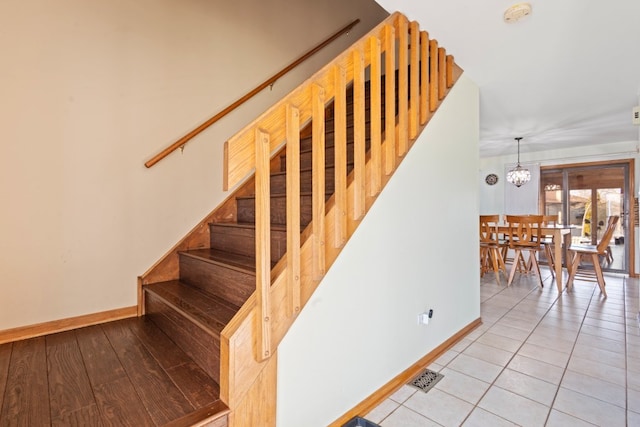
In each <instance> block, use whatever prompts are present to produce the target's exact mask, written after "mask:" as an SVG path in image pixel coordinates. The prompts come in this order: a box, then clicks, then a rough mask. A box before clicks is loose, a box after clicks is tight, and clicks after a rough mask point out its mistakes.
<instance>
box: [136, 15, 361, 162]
mask: <svg viewBox="0 0 640 427" xmlns="http://www.w3.org/2000/svg"><path fill="white" fill-rule="evenodd" d="M359 22H360V19H355V20H353V21H352V22H351V23H349V24H348V25H346V26H344V27H342V28H341V29H340V30H338V31H336V32H335V33H334V34H333V35H332V36H330V37H329V38H327V39H326V40H324V41H323V42H322V43H320V44H318V45H317V46H316V47H314V48H313V49H311V50H309V51H308V52H306V53H305V54H304V55H302V56H300V57H299V58H298V59H296V60H295V61H293V62H292V63H291V64H289V65H287V66H286V67H284V68H283V69H282V70H280V71H279V72H277V73H276V74H274V75H273V76H272V77H270V78H269V79H267V80H265V81H264V82H263V83H262V84H260V85H259V86H257V87H256V88H255V89H253V90H251V91H250V92H247V93H246V94H245V95H244V96H242V97H241V98H239V99H238V100H237V101H235V102H234V103H232V104H231V105H229V106H228V107H227V108H225V109H224V110H222V111H220V112H219V113H218V114H216V115H215V116H213V117H211V118H210V119H209V120H207V121H205V122H204V123H202V124H201V125H200V126H198V127H196V128H195V129H194V130H192V131H191V132H189V133H188V134H186V135H185V136H183V137H182V138H180V139H179V140H177V141H176V142H174V143H173V144H171V145H170V146H168V147H167V148H165V149H164V150H162V151H161V152H159V153H158V154H156V155H155V156H154V157H153V158H151V159H150V160H148V161H147V162H146V163H145V164H144V165H145V166H146V167H147V168H150V167H151V166H153V165H155V164H156V163H158V162H159V161H160V160H162V159H164V158H165V157H167V156H168V155H169V154H171V153H172V152H173V151H175V150H177V149H178V148H180V147H183V146H184V145H185V144H186V143H187V142H189V140H191V139H192V138H193V137H195V136H196V135H198V134H199V133H200V132H202V131H203V130H205V129H206V128H208V127H209V126H211V125H212V124H214V123H215V122H217V121H218V120H220V119H221V118H223V117H224V116H226V115H227V114H229V113H230V112H232V111H233V110H235V109H236V108H238V107H239V106H241V105H242V104H244V103H245V102H247V101H248V100H249V99H251V98H253V97H254V96H255V95H257V94H258V93H260V92H261V91H262V90H264V89H265V88H266V87H267V86H271V85H272V84H274V83H275V82H276V81H277V80H278V79H279V78H281V77H282V76H284V75H285V74H287V73H288V72H289V71H291V70H292V69H294V68H295V67H297V66H298V65H300V64H301V63H302V62H304V61H306V60H307V59H308V58H309V57H311V56H313V55H314V54H315V53H316V52H318V51H319V50H321V49H322V48H324V47H325V46H327V45H328V44H330V43H331V42H333V41H334V40H335V39H337V38H338V37H340V36H341V35H342V34H344V33H346V32H348V31H349V30H351V29H352V28H353V27H355V26H356V25H357V24H358V23H359Z"/></svg>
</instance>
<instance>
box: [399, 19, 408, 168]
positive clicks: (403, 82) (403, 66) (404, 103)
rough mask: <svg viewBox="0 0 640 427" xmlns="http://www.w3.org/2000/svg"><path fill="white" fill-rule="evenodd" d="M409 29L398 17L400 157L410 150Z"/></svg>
mask: <svg viewBox="0 0 640 427" xmlns="http://www.w3.org/2000/svg"><path fill="white" fill-rule="evenodd" d="M408 32H409V28H408V25H407V18H406V17H405V16H404V15H401V16H399V17H398V155H399V156H404V155H405V154H406V153H407V150H408V149H409V142H408V139H409V128H408V126H407V124H408V114H409V113H408V110H409V87H408V85H409V77H408V75H409V61H408V52H407V39H408Z"/></svg>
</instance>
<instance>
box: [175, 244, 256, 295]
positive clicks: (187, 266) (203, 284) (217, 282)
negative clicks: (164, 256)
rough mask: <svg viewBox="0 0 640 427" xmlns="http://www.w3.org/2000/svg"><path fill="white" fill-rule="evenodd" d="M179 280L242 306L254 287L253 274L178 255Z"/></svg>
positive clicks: (254, 277)
mask: <svg viewBox="0 0 640 427" xmlns="http://www.w3.org/2000/svg"><path fill="white" fill-rule="evenodd" d="M180 281H181V282H184V283H186V284H188V285H191V286H194V287H196V288H198V289H201V290H203V291H205V292H208V293H210V294H213V295H218V296H220V297H221V298H224V299H225V300H227V301H229V302H231V303H233V304H235V305H237V306H238V307H240V306H242V304H244V302H245V301H246V300H247V299H248V298H249V296H250V295H251V294H252V293H253V291H254V290H255V288H256V276H255V274H249V273H246V272H242V271H237V270H234V269H232V268H227V267H225V266H221V265H218V264H212V263H209V262H205V261H202V260H199V259H197V258H193V257H190V256H185V255H180Z"/></svg>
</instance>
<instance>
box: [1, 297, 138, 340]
mask: <svg viewBox="0 0 640 427" xmlns="http://www.w3.org/2000/svg"><path fill="white" fill-rule="evenodd" d="M137 315H138V307H137V306H133V307H123V308H117V309H115V310H108V311H102V312H100V313H92V314H85V315H83V316H77V317H70V318H67V319H60V320H53V321H51V322H44V323H38V324H35V325H29V326H21V327H18V328H13V329H5V330H4V331H0V344H4V343H7V342H12V341H20V340H25V339H28V338H34V337H39V336H42V335H47V334H54V333H56V332H64V331H68V330H70V329H77V328H82V327H85V326H91V325H96V324H98V323H105V322H111V321H113V320H120V319H126V318H129V317H136V316H137Z"/></svg>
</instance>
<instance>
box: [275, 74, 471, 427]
mask: <svg viewBox="0 0 640 427" xmlns="http://www.w3.org/2000/svg"><path fill="white" fill-rule="evenodd" d="M478 96H479V95H478V87H477V86H476V85H475V84H474V83H473V82H472V81H470V80H469V79H468V78H466V76H465V75H463V76H462V77H461V78H460V80H458V82H457V83H456V85H455V86H454V88H453V89H452V90H451V92H450V93H449V95H447V98H446V99H445V100H444V102H443V103H442V105H441V106H440V109H439V110H438V112H437V113H436V114H435V115H434V117H433V118H432V119H431V122H430V123H429V125H428V126H427V128H426V129H425V130H424V132H423V133H422V134H421V135H420V137H419V138H418V140H417V141H416V143H415V144H414V146H413V147H412V148H411V151H410V152H409V154H408V155H407V157H406V159H405V160H404V161H403V163H402V164H401V165H400V167H399V168H398V170H397V171H396V172H395V173H394V175H393V177H392V178H391V180H390V181H389V183H388V184H387V186H386V187H385V189H384V191H383V192H382V193H381V194H380V196H379V197H378V199H377V200H376V202H375V204H374V205H373V206H372V208H371V210H370V211H369V213H368V214H367V216H366V217H365V219H364V220H363V221H362V224H360V226H359V228H358V230H357V231H356V232H355V233H354V235H353V236H352V237H351V239H350V240H349V242H348V243H347V245H346V246H345V248H344V249H343V250H342V252H341V253H340V257H339V258H338V259H337V260H336V262H335V263H334V264H333V266H332V267H331V269H330V270H329V271H328V272H327V275H326V276H325V278H324V279H323V281H322V283H321V284H320V286H319V287H318V289H317V290H316V292H315V293H314V294H313V296H312V297H311V299H310V300H309V302H308V303H307V305H306V306H305V308H304V310H302V312H301V313H300V316H299V317H298V319H296V322H295V323H294V324H293V326H292V327H291V329H290V330H289V332H288V333H287V335H286V336H285V338H284V340H283V341H282V343H281V344H280V346H279V348H278V402H277V413H278V417H277V425H278V427H294V426H302V425H313V426H321V425H328V424H330V423H331V422H333V421H335V420H336V419H337V418H338V417H340V416H342V415H343V414H344V413H346V412H347V411H349V410H350V409H352V408H353V407H355V406H356V405H357V404H358V403H360V402H361V401H363V400H364V399H365V398H366V397H367V396H369V395H370V394H371V393H372V392H373V391H375V390H377V389H379V388H380V387H382V386H383V385H384V384H386V383H387V382H389V381H390V380H392V379H393V378H394V377H395V376H397V375H398V374H400V373H401V372H403V371H404V370H406V369H408V368H409V367H410V366H411V365H412V364H413V363H415V362H417V361H418V360H419V359H420V358H422V357H423V356H425V355H426V354H427V353H429V352H430V351H431V350H433V349H434V348H435V347H437V346H438V345H440V344H442V343H443V342H444V341H446V340H447V339H448V338H450V337H451V336H453V335H454V334H455V333H456V332H458V331H460V330H461V329H462V328H463V327H465V326H466V325H468V324H469V323H471V322H472V321H473V320H475V319H477V318H479V317H480V278H479V274H478V270H479V261H478V243H477V240H475V239H470V238H468V236H477V233H478V188H477V186H476V185H475V179H476V176H477V171H478V131H479V113H478V111H479V106H478ZM429 309H433V313H434V314H433V318H432V320H431V321H430V323H429V325H426V326H425V325H418V324H417V319H418V314H419V313H422V312H424V311H426V310H429Z"/></svg>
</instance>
